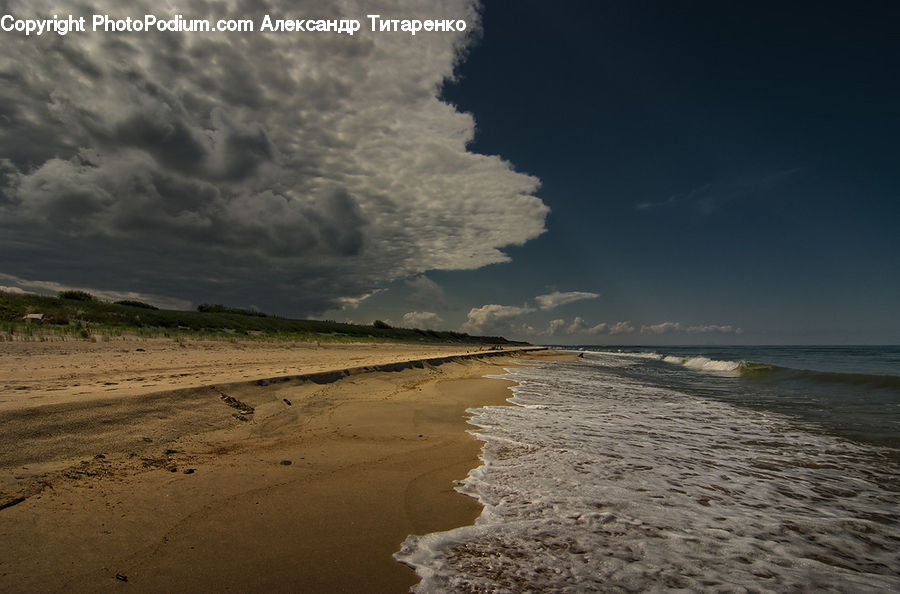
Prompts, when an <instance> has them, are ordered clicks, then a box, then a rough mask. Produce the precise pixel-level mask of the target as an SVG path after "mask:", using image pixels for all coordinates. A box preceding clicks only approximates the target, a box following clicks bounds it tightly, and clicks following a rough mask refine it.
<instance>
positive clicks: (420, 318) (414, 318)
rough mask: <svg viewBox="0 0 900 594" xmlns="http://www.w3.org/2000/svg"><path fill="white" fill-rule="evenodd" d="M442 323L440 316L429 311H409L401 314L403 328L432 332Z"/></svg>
mask: <svg viewBox="0 0 900 594" xmlns="http://www.w3.org/2000/svg"><path fill="white" fill-rule="evenodd" d="M443 322H444V320H443V319H441V316H439V315H437V314H436V313H434V312H431V311H410V312H407V313H405V314H403V326H404V327H406V328H423V329H428V330H434V329H435V328H437V327H439V326H440V325H441V324H442V323H443Z"/></svg>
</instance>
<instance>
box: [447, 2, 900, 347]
mask: <svg viewBox="0 0 900 594" xmlns="http://www.w3.org/2000/svg"><path fill="white" fill-rule="evenodd" d="M898 11H900V9H898V8H897V7H896V6H895V5H891V4H889V3H864V4H863V5H862V6H861V7H857V6H854V7H851V6H850V5H848V4H846V3H831V4H829V3H821V2H816V3H803V2H792V3H786V4H785V3H778V4H775V3H771V4H769V5H766V4H764V3H754V4H753V5H752V6H751V5H749V4H745V5H742V6H737V5H734V3H721V2H692V3H671V2H620V3H608V2H590V3H587V2H571V3H563V4H562V5H561V6H560V7H558V8H557V7H554V9H553V10H549V9H546V8H545V5H544V4H543V3H539V2H527V1H526V2H518V3H515V6H512V5H511V4H510V3H487V5H486V9H485V12H484V23H483V24H484V36H483V38H482V40H481V41H480V43H479V44H477V45H476V46H475V47H474V48H473V49H472V51H471V53H470V54H469V56H468V59H467V60H466V62H465V63H464V64H463V65H462V67H461V68H460V69H459V76H460V80H459V82H458V83H456V84H453V85H448V86H447V87H446V88H445V90H444V97H445V98H446V99H447V100H449V101H451V102H452V103H454V104H456V105H457V106H458V107H459V108H460V109H462V110H465V111H470V112H472V113H473V114H474V115H475V118H476V121H477V125H478V129H477V133H476V138H475V142H474V143H473V145H472V148H473V150H476V151H478V152H483V153H485V154H500V155H502V156H503V157H504V158H506V159H509V160H510V161H512V162H513V163H514V164H515V165H516V167H517V168H518V169H520V170H522V171H526V172H528V173H531V174H533V175H537V176H538V177H539V178H540V179H541V181H542V187H541V190H540V191H539V193H538V195H539V196H540V197H541V198H542V199H543V200H544V201H545V202H546V203H547V204H548V205H549V206H550V208H551V209H552V212H551V214H550V216H549V218H548V225H547V227H548V231H547V233H546V234H544V235H542V236H541V237H540V238H538V239H536V240H533V241H531V242H529V243H528V244H526V245H525V246H524V247H522V248H516V249H513V250H510V252H509V253H510V254H511V255H512V257H513V261H512V263H510V264H502V265H495V266H490V267H487V268H485V269H482V270H479V271H477V272H475V273H447V274H440V273H435V274H433V275H432V278H434V279H435V280H437V281H439V282H441V283H443V284H445V285H446V286H448V287H450V286H459V287H460V289H459V292H460V293H461V294H465V295H467V296H468V297H469V299H470V300H472V301H474V302H481V301H485V302H488V301H490V300H491V299H492V297H493V299H494V300H496V301H497V302H498V303H503V304H512V305H517V306H522V305H523V304H527V303H529V297H531V296H534V295H539V294H546V293H549V292H553V291H561V292H567V291H575V290H577V291H586V292H594V293H597V294H598V297H596V298H594V299H587V300H582V301H578V302H573V303H571V304H569V305H567V306H565V307H561V308H559V309H554V310H552V311H549V312H541V311H538V312H535V314H534V315H533V316H532V317H531V318H529V322H528V323H529V324H530V325H532V326H534V327H535V328H537V329H540V330H546V329H547V326H546V324H548V323H549V322H550V321H551V320H554V319H564V320H565V322H566V326H570V325H571V323H572V322H573V320H574V318H575V317H576V316H580V317H582V318H583V319H584V320H585V324H586V325H589V326H591V327H593V326H594V325H595V324H597V323H602V322H606V323H608V324H612V323H616V322H621V321H631V322H632V324H633V325H634V326H635V327H636V328H637V329H638V332H636V333H634V334H627V335H621V334H620V335H617V336H610V335H608V334H595V335H590V334H589V335H587V336H585V334H584V333H575V334H574V335H568V334H566V333H564V332H563V333H557V334H556V335H555V336H554V337H553V338H554V339H556V340H559V341H560V342H568V341H576V342H585V341H591V340H592V339H593V340H596V341H598V342H619V341H621V342H651V343H655V342H672V343H695V342H700V343H702V342H708V341H716V342H762V343H770V342H771V343H784V342H788V343H793V342H801V343H804V342H813V343H816V342H826V343H829V342H851V343H852V342H870V341H871V342H896V341H897V340H898V338H900V322H898V320H900V315H898V314H900V268H898V261H900V233H898V223H900V207H898V203H897V199H898V197H900V169H898V165H900V150H898V143H897V137H898V132H900V111H898V109H897V108H896V105H898V104H900V77H897V76H894V75H893V74H892V73H896V72H900V43H898V41H897V37H896V35H895V34H894V30H893V29H894V25H896V24H897V23H898V22H900V20H898V17H900V12H898ZM463 277H465V278H463ZM473 281H474V282H473ZM523 317H527V316H523ZM665 322H670V323H672V324H676V323H677V324H679V326H680V327H681V330H682V331H676V330H675V327H674V326H673V325H670V326H669V327H668V328H667V329H668V330H669V332H667V333H666V334H663V335H657V334H647V333H644V334H641V333H640V331H639V329H640V328H641V327H642V326H654V325H659V324H662V323H665ZM714 325H717V326H725V327H727V326H731V327H732V328H733V329H734V330H735V332H736V329H737V328H740V329H741V333H740V334H734V333H732V332H721V333H713V332H692V333H690V334H688V333H687V332H686V331H684V330H685V329H686V328H688V327H698V326H701V327H702V326H714ZM545 340H550V338H547V339H545Z"/></svg>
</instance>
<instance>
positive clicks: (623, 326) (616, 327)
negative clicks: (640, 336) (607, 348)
mask: <svg viewBox="0 0 900 594" xmlns="http://www.w3.org/2000/svg"><path fill="white" fill-rule="evenodd" d="M634 332H635V328H634V326H633V325H632V324H631V322H616V323H615V324H613V325H612V326H610V327H609V333H610V334H612V335H617V334H634Z"/></svg>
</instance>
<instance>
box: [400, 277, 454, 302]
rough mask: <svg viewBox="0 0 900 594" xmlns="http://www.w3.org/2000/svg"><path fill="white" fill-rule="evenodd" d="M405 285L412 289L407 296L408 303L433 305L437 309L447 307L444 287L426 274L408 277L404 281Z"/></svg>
mask: <svg viewBox="0 0 900 594" xmlns="http://www.w3.org/2000/svg"><path fill="white" fill-rule="evenodd" d="M406 286H408V287H410V288H411V289H412V290H413V292H412V293H411V294H410V296H409V297H408V301H409V302H410V303H413V304H415V305H419V306H422V307H434V308H438V309H444V308H446V307H447V303H446V300H445V297H444V289H443V288H441V286H440V285H439V284H437V283H436V282H434V281H433V280H431V279H430V278H428V277H427V276H425V275H422V276H417V277H415V278H413V279H410V280H408V281H406Z"/></svg>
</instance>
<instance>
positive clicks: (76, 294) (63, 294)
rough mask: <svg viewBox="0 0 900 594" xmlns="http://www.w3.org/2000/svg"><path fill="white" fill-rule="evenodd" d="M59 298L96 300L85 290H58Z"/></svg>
mask: <svg viewBox="0 0 900 594" xmlns="http://www.w3.org/2000/svg"><path fill="white" fill-rule="evenodd" d="M59 298H60V299H71V300H72V301H96V300H97V299H96V298H95V297H94V296H93V295H91V294H90V293H88V292H87V291H60V292H59Z"/></svg>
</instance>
